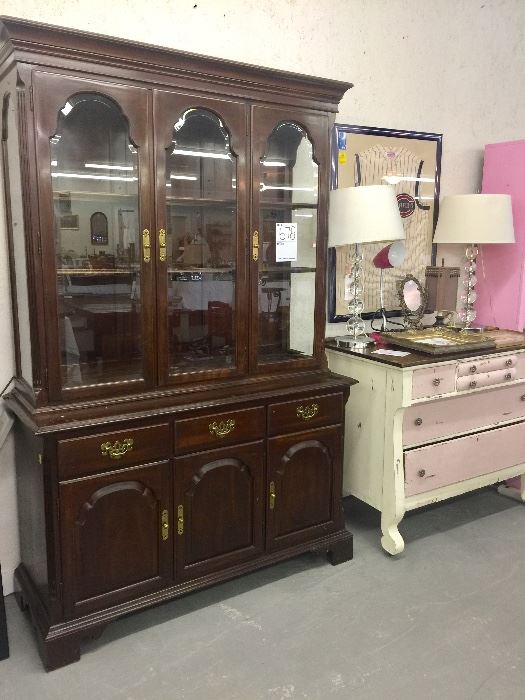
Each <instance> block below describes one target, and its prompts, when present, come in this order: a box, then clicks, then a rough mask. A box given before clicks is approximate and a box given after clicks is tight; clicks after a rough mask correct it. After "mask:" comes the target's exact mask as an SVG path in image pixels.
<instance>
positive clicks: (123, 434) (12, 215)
mask: <svg viewBox="0 0 525 700" xmlns="http://www.w3.org/2000/svg"><path fill="white" fill-rule="evenodd" d="M0 27H1V30H0V66H1V68H0V85H1V97H2V100H3V103H2V155H3V158H2V165H3V180H4V184H5V195H6V212H7V229H8V243H9V253H10V259H11V286H12V295H13V319H14V329H15V342H16V363H17V376H16V380H15V384H14V388H13V390H12V391H11V393H10V394H9V395H8V397H7V404H8V407H9V408H10V410H11V411H12V412H14V413H15V414H16V416H17V417H18V421H17V423H16V452H17V475H18V477H17V478H18V491H19V512H20V536H21V553H22V555H21V559H22V563H21V564H20V566H19V567H18V569H17V571H16V582H17V583H16V585H17V587H18V589H19V590H18V593H17V597H18V600H19V603H20V605H21V606H22V607H28V608H29V610H30V614H31V617H32V620H33V623H34V626H35V630H36V636H37V639H38V644H39V649H40V653H41V655H42V658H43V661H44V664H45V666H46V668H48V669H52V668H56V667H59V666H62V665H64V664H67V663H69V662H71V661H74V660H76V659H78V658H79V656H80V644H81V641H82V640H83V639H84V638H89V637H90V636H91V637H92V636H94V635H96V634H98V633H99V632H100V631H101V629H103V627H104V626H105V625H106V624H107V623H108V622H109V621H111V620H113V619H116V618H118V617H120V616H123V615H126V614H128V613H130V612H132V611H135V610H140V609H143V608H146V607H148V606H151V605H153V604H156V603H160V602H162V601H166V600H169V599H172V598H175V597H177V596H181V595H184V594H186V593H188V592H190V591H192V590H197V589H199V588H202V587H204V586H209V585H211V584H213V583H216V582H219V581H223V580H226V579H229V578H232V577H234V576H238V575H240V574H242V573H245V572H248V571H251V570H254V569H256V568H259V567H262V566H266V565H268V564H271V563H274V562H278V561H280V560H283V559H285V558H288V557H291V556H294V555H297V554H300V553H302V552H306V551H320V552H323V551H324V552H327V553H328V555H329V558H330V560H331V562H332V563H334V564H336V563H339V562H342V561H346V560H348V559H351V557H352V536H351V534H350V533H349V532H347V531H346V530H345V528H344V521H343V513H342V505H341V492H342V467H341V464H342V449H343V430H342V427H341V426H342V425H343V424H344V406H345V403H346V401H347V399H348V395H349V390H350V385H351V384H352V380H348V379H345V378H342V377H338V376H335V375H333V374H331V373H330V372H329V371H328V370H327V365H326V360H325V355H324V348H323V335H324V326H325V254H326V239H327V235H326V234H327V230H326V229H327V205H328V180H329V172H330V164H329V153H330V150H329V139H330V132H331V127H332V124H333V120H334V114H335V112H336V110H337V106H338V103H339V101H340V99H341V97H342V95H343V94H344V92H345V91H346V90H347V89H348V88H349V87H351V85H349V84H347V83H342V82H338V81H333V80H325V79H320V78H314V77H308V76H303V75H295V74H291V73H285V72H281V71H276V70H269V69H264V68H258V67H254V66H248V65H241V64H236V63H233V62H228V61H221V60H218V59H212V58H206V57H202V56H197V55H191V54H187V53H181V52H178V51H173V50H167V49H161V48H156V47H150V46H145V45H140V44H136V43H134V42H130V41H122V40H113V39H110V38H107V37H102V36H96V35H92V34H86V33H83V32H79V31H70V30H65V29H61V28H56V27H51V26H45V25H40V24H35V23H32V22H28V21H25V20H18V19H12V18H4V19H3V20H2V23H1V25H0Z"/></svg>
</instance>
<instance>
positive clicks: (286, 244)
mask: <svg viewBox="0 0 525 700" xmlns="http://www.w3.org/2000/svg"><path fill="white" fill-rule="evenodd" d="M295 260H297V224H275V261H276V262H293V261H295Z"/></svg>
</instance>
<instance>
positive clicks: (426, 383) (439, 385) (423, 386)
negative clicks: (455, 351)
mask: <svg viewBox="0 0 525 700" xmlns="http://www.w3.org/2000/svg"><path fill="white" fill-rule="evenodd" d="M455 383H456V365H455V364H451V365H437V366H436V367H426V368H425V369H416V370H415V371H414V373H413V374H412V398H413V399H422V398H424V397H426V396H439V395H440V394H450V393H451V392H452V391H454V389H455Z"/></svg>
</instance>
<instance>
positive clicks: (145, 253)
mask: <svg viewBox="0 0 525 700" xmlns="http://www.w3.org/2000/svg"><path fill="white" fill-rule="evenodd" d="M142 257H143V258H144V262H145V263H149V262H150V260H151V240H150V236H149V231H148V229H147V228H145V229H144V231H142Z"/></svg>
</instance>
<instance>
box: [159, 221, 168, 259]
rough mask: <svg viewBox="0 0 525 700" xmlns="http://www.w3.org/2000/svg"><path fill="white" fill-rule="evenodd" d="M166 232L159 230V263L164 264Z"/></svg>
mask: <svg viewBox="0 0 525 700" xmlns="http://www.w3.org/2000/svg"><path fill="white" fill-rule="evenodd" d="M166 257H167V254H166V231H165V230H164V229H163V228H161V229H160V230H159V260H160V262H166Z"/></svg>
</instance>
